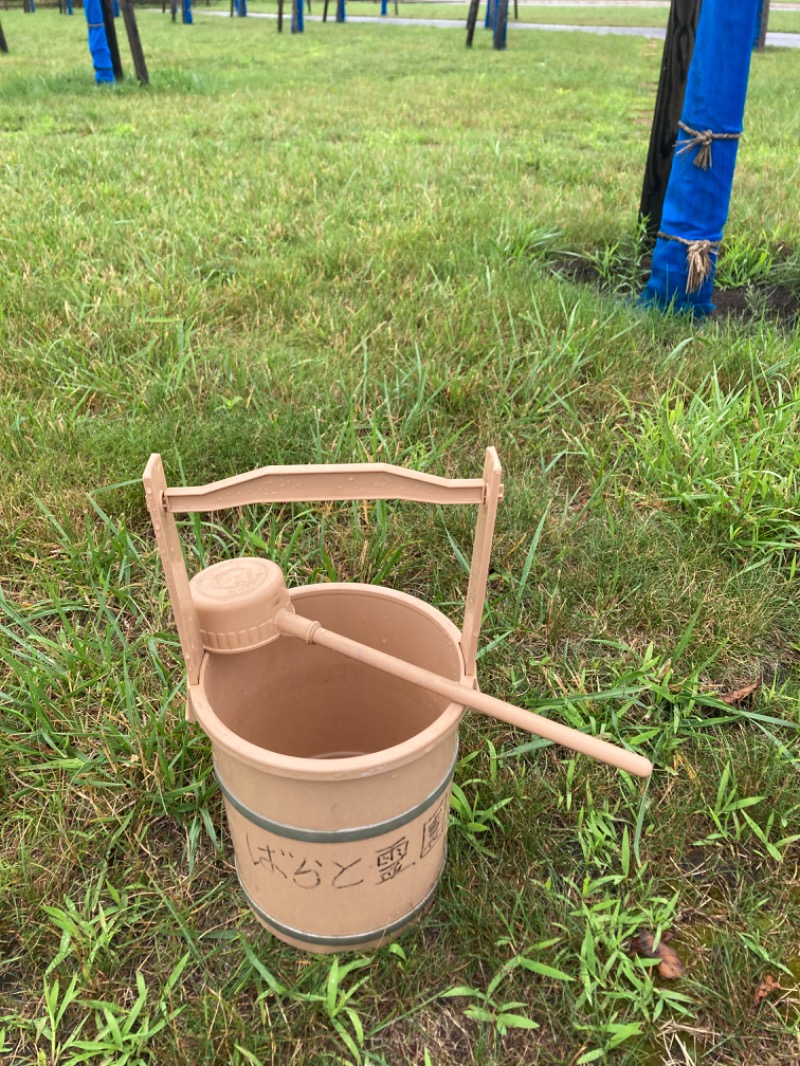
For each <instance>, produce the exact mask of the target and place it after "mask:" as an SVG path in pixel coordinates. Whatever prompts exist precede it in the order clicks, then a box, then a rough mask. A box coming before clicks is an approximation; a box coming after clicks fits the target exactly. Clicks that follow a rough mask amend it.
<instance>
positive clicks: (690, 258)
mask: <svg viewBox="0 0 800 1066" xmlns="http://www.w3.org/2000/svg"><path fill="white" fill-rule="evenodd" d="M758 4H759V0H735V2H731V0H703V4H702V7H701V9H700V18H699V21H698V24H697V37H696V39H695V46H694V54H693V56H692V62H691V66H690V67H689V77H688V81H687V85H686V96H685V98H684V103H683V112H682V114H681V122H680V133H679V134H678V142H677V144H676V146H675V155H674V158H673V162H672V170H671V172H670V177H669V183H668V185H667V192H666V196H665V198H664V210H663V213H662V216H661V229H660V230H659V233H658V238H657V240H656V246H655V248H654V250H653V264H652V272H651V275H650V280H649V281H648V283H647V286H646V287H645V290H644V292H643V293H642V296H641V302H642V303H645V304H655V305H657V306H661V307H674V308H676V309H677V310H684V311H690V312H691V313H693V314H695V315H700V316H702V315H708V314H710V313H711V312H712V311H713V309H714V305H713V304H712V302H711V294H712V291H713V288H714V273H715V270H716V263H717V255H718V252H719V243H720V241H721V240H722V233H723V230H724V228H725V223H726V222H727V219H728V208H729V206H730V198H731V186H732V184H733V172H734V170H735V167H736V153H737V149H738V146H739V135H740V134H741V132H742V119H743V116H744V105H745V98H746V96H747V80H748V76H749V73H750V54H751V50H752V46H753V29H754V26H755V21H756V12H757V9H758Z"/></svg>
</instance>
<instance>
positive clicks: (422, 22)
mask: <svg viewBox="0 0 800 1066" xmlns="http://www.w3.org/2000/svg"><path fill="white" fill-rule="evenodd" d="M193 10H194V12H195V14H202V15H209V16H217V17H219V18H230V14H229V13H228V12H227V11H204V10H203V9H202V8H197V7H195V8H194V9H193ZM247 17H248V18H252V19H276V18H277V17H278V16H277V15H273V14H272V13H271V12H268V11H251V12H250V13H249V14H248V16H247ZM305 18H306V21H307V22H322V16H321V15H306V16H305ZM328 21H329V22H333V18H330V19H328ZM347 21H348V22H358V23H362V22H366V23H374V24H375V25H377V26H433V27H434V28H435V29H438V30H463V29H464V28H465V27H464V20H463V19H458V20H456V19H407V18H396V17H395V16H394V15H384V16H381V15H348V16H347ZM508 29H509V32H510V33H516V32H517V30H560V31H561V32H562V33H563V32H568V33H594V34H600V36H607V35H608V34H611V35H613V36H615V37H617V36H619V37H652V38H654V39H655V40H658V41H663V40H664V38H665V37H666V35H667V31H666V29H664V28H663V27H660V26H650V27H645V26H566V25H565V26H562V25H559V24H558V23H544V22H513V21H509V23H508ZM767 44H769V45H772V46H773V47H775V48H800V33H768V34H767Z"/></svg>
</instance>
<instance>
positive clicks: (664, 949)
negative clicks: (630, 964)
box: [631, 929, 686, 981]
mask: <svg viewBox="0 0 800 1066" xmlns="http://www.w3.org/2000/svg"><path fill="white" fill-rule="evenodd" d="M667 938H668V934H666V933H665V934H664V935H663V936H662V937H661V940H660V941H659V944H658V947H653V945H654V944H655V939H656V938H655V937H654V936H653V934H652V933H651V932H650V931H649V930H647V929H643V930H642V931H641V932H640V933H639V934H638V936H635V937H634V938H633V940H632V941H631V954H633V955H646V956H647V958H648V959H658V966H657V967H656V970H657V971H658V976H659V977H663V978H664V980H665V981H674V980H676V979H677V978H678V977H683V975H684V974H685V973H686V967H685V966H684V965H683V963H682V962H681V960H680V958H679V957H678V953H677V951H675V949H674V948H671V947H670V946H669V944H667V943H666V940H667Z"/></svg>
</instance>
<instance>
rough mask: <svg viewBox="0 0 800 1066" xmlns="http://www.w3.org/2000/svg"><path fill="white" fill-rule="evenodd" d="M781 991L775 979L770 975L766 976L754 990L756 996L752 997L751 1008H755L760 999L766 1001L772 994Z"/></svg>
mask: <svg viewBox="0 0 800 1066" xmlns="http://www.w3.org/2000/svg"><path fill="white" fill-rule="evenodd" d="M780 990H781V982H780V979H779V978H777V977H773V976H772V975H771V974H767V976H766V977H765V978H764V980H763V981H762V982H761V984H760V985H759V986H758V988H757V989H756V994H755V995H754V996H753V1006H754V1007H757V1006H758V1005H759V1003H760V1002H761V1000H762V999H766V998H767V996H768V995H770V993H772V992H779V991H780Z"/></svg>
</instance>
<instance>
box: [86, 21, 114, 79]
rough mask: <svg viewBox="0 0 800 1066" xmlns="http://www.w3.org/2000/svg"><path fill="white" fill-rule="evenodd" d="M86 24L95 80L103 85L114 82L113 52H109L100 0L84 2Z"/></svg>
mask: <svg viewBox="0 0 800 1066" xmlns="http://www.w3.org/2000/svg"><path fill="white" fill-rule="evenodd" d="M83 10H84V13H85V14H86V24H87V26H88V27H89V51H90V52H91V53H92V63H93V64H94V80H95V81H96V82H97V83H98V84H101V83H103V82H109V81H113V80H114V68H113V66H112V64H111V52H110V51H109V50H108V40H107V38H106V27H105V23H104V22H103V8H102V6H101V4H100V0H83Z"/></svg>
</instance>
